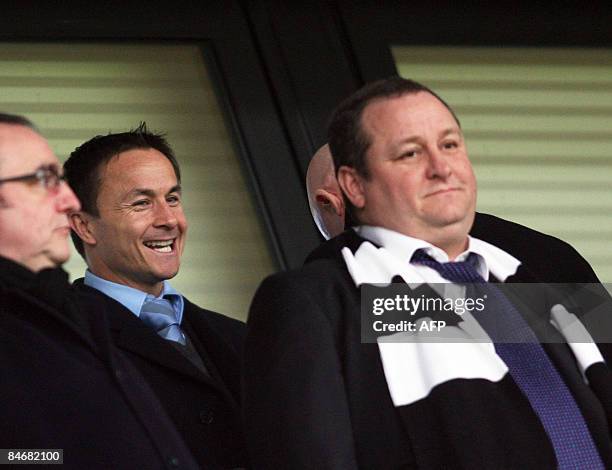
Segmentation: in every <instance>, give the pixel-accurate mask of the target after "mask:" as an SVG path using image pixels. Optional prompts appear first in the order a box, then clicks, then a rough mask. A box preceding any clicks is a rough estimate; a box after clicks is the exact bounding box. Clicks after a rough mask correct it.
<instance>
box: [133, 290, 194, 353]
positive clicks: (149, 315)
mask: <svg viewBox="0 0 612 470" xmlns="http://www.w3.org/2000/svg"><path fill="white" fill-rule="evenodd" d="M140 319H141V320H142V321H143V322H144V323H145V324H146V325H148V326H150V327H151V328H153V329H154V330H155V331H156V332H157V334H158V335H159V336H161V337H162V338H165V339H168V340H170V341H176V342H177V343H181V344H182V345H185V335H184V334H183V332H182V331H181V327H180V325H179V322H178V320H177V318H176V313H175V311H174V308H173V307H172V304H171V303H170V301H169V300H167V299H158V298H156V297H153V296H152V295H150V294H149V295H147V298H146V300H145V302H144V303H143V304H142V308H141V309H140Z"/></svg>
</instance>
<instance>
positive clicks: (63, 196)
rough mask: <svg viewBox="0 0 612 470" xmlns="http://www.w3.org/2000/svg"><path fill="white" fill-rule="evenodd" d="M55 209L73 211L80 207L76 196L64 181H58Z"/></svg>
mask: <svg viewBox="0 0 612 470" xmlns="http://www.w3.org/2000/svg"><path fill="white" fill-rule="evenodd" d="M56 201H57V210H58V212H66V213H68V212H73V211H78V210H80V209H81V203H80V202H79V199H78V198H77V197H76V195H75V194H74V192H73V191H72V189H71V188H70V186H68V183H66V182H65V181H61V182H60V186H59V188H58V191H57V195H56Z"/></svg>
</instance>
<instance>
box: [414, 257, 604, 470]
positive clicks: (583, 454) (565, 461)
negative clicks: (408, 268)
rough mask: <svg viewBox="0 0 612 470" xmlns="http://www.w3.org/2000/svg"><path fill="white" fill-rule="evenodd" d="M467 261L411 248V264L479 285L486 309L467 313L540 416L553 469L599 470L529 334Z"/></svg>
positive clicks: (575, 413)
mask: <svg viewBox="0 0 612 470" xmlns="http://www.w3.org/2000/svg"><path fill="white" fill-rule="evenodd" d="M473 261H474V257H473V256H472V254H471V255H470V257H469V258H468V260H467V261H464V262H451V263H439V262H437V261H435V260H434V259H433V258H431V257H430V256H429V255H428V254H427V253H425V252H424V251H423V250H417V251H416V252H415V253H414V255H413V257H412V261H411V262H412V263H417V264H423V265H425V266H429V267H430V268H432V269H435V270H436V271H437V272H438V273H440V275H441V276H442V277H443V278H445V279H448V280H449V281H452V282H456V283H461V284H466V283H473V284H485V286H483V287H485V289H484V291H485V292H486V293H487V294H488V297H487V307H488V309H485V310H484V311H483V312H477V311H476V310H474V311H473V312H472V315H473V316H474V317H475V318H476V320H478V322H479V323H480V325H481V326H482V327H483V328H484V329H485V331H486V332H487V334H488V335H489V336H490V338H491V339H492V340H493V342H494V343H495V351H496V352H497V354H498V355H499V357H501V359H502V360H503V361H504V362H505V363H506V365H507V366H508V370H509V371H510V375H511V376H512V378H513V379H514V382H515V383H516V384H517V385H518V387H519V388H520V389H521V391H522V392H523V394H524V395H525V396H526V397H527V399H528V400H529V403H531V407H532V408H533V410H534V411H535V412H536V414H537V415H538V417H539V418H540V422H541V423H542V425H543V426H544V429H545V430H546V433H547V434H548V437H549V438H550V440H551V442H552V445H553V448H554V451H555V455H556V457H557V463H558V465H559V469H562V470H565V469H578V468H585V469H586V468H588V469H603V468H604V465H603V462H602V460H601V457H600V456H599V452H598V451H597V448H596V447H595V443H594V442H593V439H592V437H591V434H590V432H589V429H588V427H587V425H586V422H585V421H584V417H583V416H582V413H581V412H580V409H579V408H578V405H577V404H576V401H575V400H574V397H573V396H572V394H571V393H570V391H569V389H568V388H567V385H566V384H565V382H564V381H563V378H562V377H561V376H560V375H559V372H558V371H557V369H556V368H555V366H554V365H553V363H552V362H551V361H550V358H549V357H548V355H547V354H546V351H544V349H543V348H542V346H541V345H540V342H539V341H538V339H537V337H536V335H535V333H534V332H533V330H532V329H531V328H530V327H529V325H528V324H527V322H526V321H525V319H524V318H523V317H522V316H521V314H520V313H519V312H518V311H517V310H516V308H515V307H514V306H513V305H512V303H510V301H509V300H508V298H507V297H506V296H505V295H504V294H503V293H502V292H501V291H500V290H499V289H498V288H497V287H495V286H494V285H493V284H491V283H487V282H486V281H485V280H484V279H483V278H482V277H481V276H480V274H478V272H477V271H476V269H475V268H474V265H473V264H472V263H473ZM492 311H495V312H498V313H497V315H494V314H491V312H492ZM487 312H488V313H487Z"/></svg>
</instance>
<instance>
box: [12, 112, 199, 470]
mask: <svg viewBox="0 0 612 470" xmlns="http://www.w3.org/2000/svg"><path fill="white" fill-rule="evenodd" d="M79 208H80V204H79V201H78V200H77V198H76V196H75V195H74V193H73V192H72V190H71V189H70V188H69V187H68V185H67V184H66V183H65V182H64V181H63V176H62V174H61V171H60V166H59V162H58V160H57V158H56V157H55V155H54V154H53V152H52V150H51V148H50V147H49V145H48V143H47V142H46V140H45V139H44V138H43V137H42V136H41V135H40V134H39V133H38V132H37V130H36V129H35V128H34V127H33V125H32V124H31V123H30V122H29V121H28V120H27V119H25V118H23V117H20V116H14V115H9V114H0V325H1V326H0V371H1V376H2V378H1V380H0V384H1V385H0V416H1V417H2V424H0V442H1V443H2V447H3V449H9V450H11V449H13V452H12V453H10V452H8V451H6V450H4V451H3V453H2V454H1V455H0V463H28V462H30V461H31V460H32V459H37V460H38V461H41V460H47V461H49V462H50V463H53V462H54V461H55V462H56V461H57V459H58V458H59V454H57V453H53V452H52V453H45V454H40V453H39V454H36V452H34V450H35V449H54V450H59V449H62V450H63V463H64V465H65V467H66V468H74V469H83V468H179V467H180V468H196V466H195V463H194V461H193V458H192V456H191V454H190V453H189V451H188V450H187V448H186V446H185V444H184V443H183V441H182V439H181V438H180V436H179V435H178V433H177V432H176V430H175V428H174V426H173V424H172V423H171V421H170V419H169V418H168V417H167V416H166V415H165V413H164V411H163V409H162V407H161V405H160V404H159V402H158V401H157V398H155V396H154V394H153V392H152V391H151V390H150V389H149V388H148V386H147V385H146V383H145V381H144V379H143V378H142V377H141V376H140V374H139V373H138V372H137V371H136V370H135V369H134V367H133V366H132V365H131V364H130V363H129V361H128V360H127V359H126V358H125V357H124V356H123V355H122V354H121V353H119V352H118V351H117V350H115V349H114V347H113V346H112V344H111V343H110V341H109V331H108V326H107V323H106V317H105V312H104V311H103V310H102V309H100V308H99V307H98V306H96V305H88V306H87V308H83V303H82V298H81V295H80V294H76V293H74V292H73V291H72V290H71V288H70V286H69V284H68V282H67V275H66V273H65V272H64V271H63V270H62V269H61V268H60V265H61V264H62V263H64V262H65V261H66V260H67V259H68V257H69V253H70V251H69V245H68V240H67V238H68V235H69V224H68V215H67V214H68V213H69V212H72V211H76V210H79ZM14 449H20V450H24V449H25V450H26V452H17V451H15V450H14ZM28 450H32V452H27V451H28Z"/></svg>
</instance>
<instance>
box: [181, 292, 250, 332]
mask: <svg viewBox="0 0 612 470" xmlns="http://www.w3.org/2000/svg"><path fill="white" fill-rule="evenodd" d="M183 299H184V300H185V312H186V313H187V315H193V316H202V317H203V318H205V319H206V320H207V321H208V322H210V323H213V324H215V325H217V326H219V327H222V328H225V329H231V330H236V331H239V330H242V329H244V322H242V321H240V320H237V319H235V318H232V317H229V316H227V315H223V314H222V313H218V312H214V311H212V310H208V309H206V308H202V307H199V306H198V305H196V304H194V303H193V302H191V301H190V300H189V299H187V298H186V297H183Z"/></svg>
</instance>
